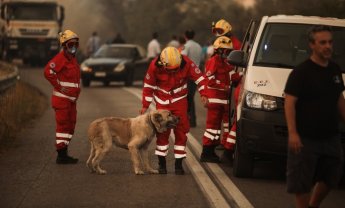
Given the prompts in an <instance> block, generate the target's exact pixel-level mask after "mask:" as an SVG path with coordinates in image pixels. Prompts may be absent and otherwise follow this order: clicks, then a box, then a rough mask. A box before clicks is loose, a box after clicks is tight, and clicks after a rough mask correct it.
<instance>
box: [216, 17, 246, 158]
mask: <svg viewBox="0 0 345 208" xmlns="http://www.w3.org/2000/svg"><path fill="white" fill-rule="evenodd" d="M212 33H213V34H214V35H216V36H218V37H219V36H226V37H229V38H230V39H231V42H232V45H233V49H234V50H240V49H241V45H242V43H241V41H239V40H238V39H237V38H236V36H234V35H233V34H232V26H231V25H230V23H229V22H228V21H226V20H224V19H220V20H219V21H217V22H216V23H212ZM232 73H235V72H234V71H232V72H230V76H231V75H232ZM238 75H241V76H242V73H240V74H238ZM235 76H237V75H235ZM239 83H240V78H239V79H238V80H237V81H236V82H235V81H233V82H232V83H231V85H232V87H233V88H235V90H234V98H235V99H234V100H235V105H237V100H238V96H239V91H240V87H241V86H240V85H239ZM228 99H229V100H230V98H228ZM234 117H235V118H236V111H235V112H234ZM229 126H230V125H229V116H228V115H224V119H223V138H222V140H221V144H222V145H223V147H224V148H225V151H224V155H225V156H226V157H228V158H229V159H230V160H232V158H233V151H234V147H235V144H236V119H234V123H233V124H232V126H231V129H230V130H229Z"/></svg>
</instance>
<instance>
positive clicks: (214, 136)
mask: <svg viewBox="0 0 345 208" xmlns="http://www.w3.org/2000/svg"><path fill="white" fill-rule="evenodd" d="M232 70H233V66H231V65H230V64H228V63H227V62H226V60H225V59H223V58H221V57H220V56H219V55H218V54H216V55H214V56H212V57H211V58H210V59H209V60H208V62H207V63H206V71H205V76H206V78H207V80H208V81H207V85H206V96H207V98H208V102H209V103H208V105H207V118H206V130H205V133H204V136H203V138H202V142H203V145H205V146H214V145H218V144H219V140H220V137H221V136H220V134H221V123H222V121H223V125H224V132H223V139H222V143H224V142H225V141H226V139H227V137H228V134H229V130H228V128H229V106H228V104H229V91H230V81H236V80H238V79H240V75H239V74H238V73H233V74H232V75H231V76H230V74H229V73H230V72H231V71H232ZM223 141H224V142H223Z"/></svg>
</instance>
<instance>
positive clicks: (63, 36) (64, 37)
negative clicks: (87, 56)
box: [59, 30, 79, 45]
mask: <svg viewBox="0 0 345 208" xmlns="http://www.w3.org/2000/svg"><path fill="white" fill-rule="evenodd" d="M71 39H79V37H78V35H77V34H76V33H74V32H73V31H71V30H65V31H64V32H60V33H59V40H60V45H62V44H64V43H65V42H67V41H69V40H71Z"/></svg>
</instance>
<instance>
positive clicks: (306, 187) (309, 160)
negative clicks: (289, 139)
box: [286, 136, 344, 193]
mask: <svg viewBox="0 0 345 208" xmlns="http://www.w3.org/2000/svg"><path fill="white" fill-rule="evenodd" d="M301 139H302V144H303V148H302V150H301V152H300V153H298V154H295V153H293V152H291V151H290V150H289V151H288V159H287V173H286V175H287V178H286V180H287V192H288V193H309V192H310V191H311V189H312V187H313V185H314V184H315V182H318V181H322V182H324V183H325V184H327V185H328V186H329V187H331V188H334V187H336V186H337V185H338V183H339V180H340V178H341V175H342V171H343V160H344V155H343V149H342V146H341V140H340V136H336V137H333V138H329V139H325V140H313V139H310V138H301Z"/></svg>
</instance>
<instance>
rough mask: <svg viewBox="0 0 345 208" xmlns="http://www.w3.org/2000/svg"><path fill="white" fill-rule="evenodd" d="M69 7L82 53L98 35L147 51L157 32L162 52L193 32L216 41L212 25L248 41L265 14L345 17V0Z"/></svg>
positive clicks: (84, 1)
mask: <svg viewBox="0 0 345 208" xmlns="http://www.w3.org/2000/svg"><path fill="white" fill-rule="evenodd" d="M58 2H59V3H60V4H61V5H63V6H64V7H65V22H64V26H63V29H71V30H73V31H75V32H76V33H77V34H78V35H79V36H80V43H81V44H80V46H81V49H82V50H84V49H85V45H86V42H87V39H88V38H89V37H90V36H91V34H92V32H94V31H97V32H98V34H99V36H100V37H101V40H102V43H104V42H106V41H111V40H112V39H113V38H114V37H115V35H116V34H117V33H118V32H119V33H121V35H122V36H123V37H124V39H125V40H126V42H128V43H137V44H139V45H141V46H143V47H144V48H146V45H147V43H148V42H149V41H150V39H151V34H152V33H153V32H158V33H159V39H158V40H159V41H160V43H161V45H162V47H164V46H165V44H166V43H167V42H168V41H169V40H170V38H171V36H172V35H177V36H181V35H183V33H184V31H185V30H187V29H193V30H194V31H195V33H196V35H195V40H196V41H197V42H199V43H200V44H202V45H204V44H206V43H207V42H210V40H212V39H213V35H212V34H211V24H212V22H214V21H217V20H219V19H225V20H228V21H229V22H230V24H231V25H232V27H233V31H232V32H233V33H234V34H235V35H236V36H237V37H238V38H239V39H240V40H242V38H243V35H244V33H245V31H246V29H247V26H248V24H249V22H250V20H251V19H256V20H259V19H261V17H262V16H264V15H276V14H287V15H288V14H292V15H310V16H323V17H337V18H344V17H345V13H344V10H345V0H318V1H315V0H304V1H303V3H302V4H301V1H300V0H289V1H281V0H242V1H241V0H78V1H76V0H58Z"/></svg>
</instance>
